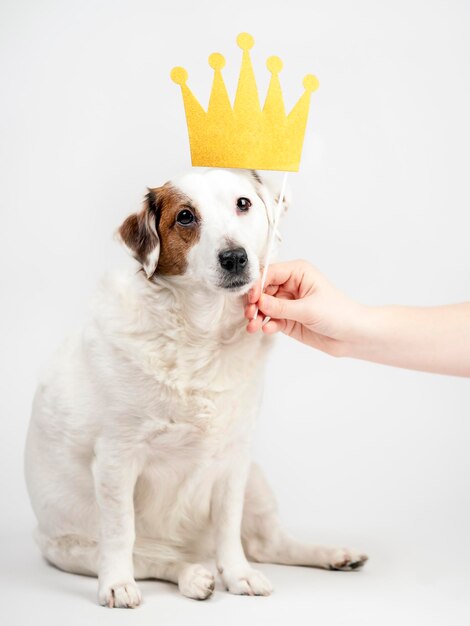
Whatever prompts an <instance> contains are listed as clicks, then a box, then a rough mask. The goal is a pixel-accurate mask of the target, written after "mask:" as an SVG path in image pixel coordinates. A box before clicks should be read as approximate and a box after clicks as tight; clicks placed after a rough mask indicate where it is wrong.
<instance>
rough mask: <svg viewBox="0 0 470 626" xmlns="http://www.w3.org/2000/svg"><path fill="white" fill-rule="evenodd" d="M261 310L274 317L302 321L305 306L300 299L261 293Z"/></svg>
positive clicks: (259, 305)
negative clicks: (288, 298) (287, 298)
mask: <svg viewBox="0 0 470 626" xmlns="http://www.w3.org/2000/svg"><path fill="white" fill-rule="evenodd" d="M258 308H259V310H260V311H261V312H262V313H264V315H266V316H268V317H272V318H273V319H286V320H293V321H295V322H301V321H302V318H303V308H304V307H303V306H302V303H301V301H299V300H286V299H284V298H275V297H273V296H268V295H267V294H265V293H263V294H261V297H260V299H259V302H258Z"/></svg>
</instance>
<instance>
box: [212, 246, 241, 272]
mask: <svg viewBox="0 0 470 626" xmlns="http://www.w3.org/2000/svg"><path fill="white" fill-rule="evenodd" d="M219 262H220V265H221V266H222V267H223V269H224V270H226V271H227V272H230V273H231V274H241V273H242V272H243V270H244V269H245V267H246V265H247V263H248V255H247V254H246V250H245V248H233V249H231V250H222V252H220V253H219Z"/></svg>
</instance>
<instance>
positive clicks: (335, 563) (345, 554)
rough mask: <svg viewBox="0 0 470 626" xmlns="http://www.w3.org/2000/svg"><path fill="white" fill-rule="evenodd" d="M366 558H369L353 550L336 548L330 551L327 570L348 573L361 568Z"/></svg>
mask: <svg viewBox="0 0 470 626" xmlns="http://www.w3.org/2000/svg"><path fill="white" fill-rule="evenodd" d="M368 558H369V557H368V556H367V555H366V554H360V553H359V552H356V551H355V550H347V549H346V548H338V549H336V550H332V551H331V554H330V555H329V562H328V564H327V568H328V569H332V570H341V571H342V572H349V571H351V570H354V569H359V568H360V567H362V566H363V565H364V563H365V562H366V561H367V559H368Z"/></svg>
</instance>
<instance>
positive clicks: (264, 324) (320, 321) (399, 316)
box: [245, 261, 470, 376]
mask: <svg viewBox="0 0 470 626" xmlns="http://www.w3.org/2000/svg"><path fill="white" fill-rule="evenodd" d="M257 309H259V313H258V315H257V317H256V319H254V318H255V312H256V310H257ZM245 317H246V318H247V319H248V320H249V321H248V325H247V331H248V332H249V333H256V332H259V331H261V332H263V333H266V334H274V333H277V332H283V333H284V334H286V335H288V336H290V337H293V338H294V339H297V340H298V341H301V342H302V343H304V344H306V345H309V346H312V347H313V348H316V349H318V350H321V351H323V352H326V353H327V354H330V355H332V356H342V357H351V358H356V359H362V360H366V361H373V362H375V363H382V364H385V365H393V366H396V367H403V368H407V369H414V370H421V371H425V372H434V373H439V374H449V375H454V376H470V302H463V303H459V304H448V305H443V306H434V307H408V306H399V305H386V306H368V305H363V304H359V303H358V302H355V301H354V300H352V299H351V298H349V297H348V296H346V295H345V294H343V293H342V292H341V291H339V290H338V289H336V287H334V286H333V285H331V283H330V282H329V281H328V280H327V279H326V278H325V277H324V276H323V275H322V274H321V273H320V272H319V271H318V270H317V269H316V268H315V267H313V266H312V265H311V264H310V263H308V262H307V261H289V262H287V263H275V264H273V265H271V266H270V267H269V269H268V273H267V279H266V288H265V290H264V292H263V293H262V292H261V285H260V283H257V284H256V285H255V286H254V287H253V288H252V289H251V291H250V292H249V294H248V295H247V297H246V300H245ZM268 318H269V319H268Z"/></svg>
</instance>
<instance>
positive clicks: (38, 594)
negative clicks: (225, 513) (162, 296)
mask: <svg viewBox="0 0 470 626" xmlns="http://www.w3.org/2000/svg"><path fill="white" fill-rule="evenodd" d="M469 28H470V5H469V3H468V2H464V1H463V0H462V1H458V0H447V1H436V0H434V1H426V2H425V1H418V0H407V1H403V0H395V1H394V2H384V1H381V2H378V1H374V2H372V1H371V2H366V1H359V2H340V1H335V0H333V1H331V0H330V1H326V0H325V1H318V0H313V1H311V2H306V1H302V2H301V1H299V0H290V1H289V2H285V1H284V2H280V1H278V0H270V2H253V1H250V2H246V1H245V0H237V1H236V2H235V1H233V2H224V1H218V2H216V1H214V0H211V1H204V0H198V1H197V2H183V1H181V0H175V1H174V2H158V1H156V0H154V1H150V0H148V1H145V0H132V1H131V0H126V1H120V0H113V1H111V0H106V1H101V2H100V1H91V0H80V1H77V2H71V1H62V2H59V1H51V0H42V1H40V2H38V1H33V0H30V1H29V2H26V1H24V0H2V1H1V4H0V85H1V87H0V88H1V99H0V133H1V138H0V142H1V144H0V166H1V170H0V176H1V180H0V210H1V227H0V237H1V242H0V255H1V257H0V279H1V291H0V293H1V303H2V304H1V309H0V316H1V317H0V319H1V325H0V327H1V381H2V390H1V395H0V409H1V431H0V432H1V435H0V462H1V472H0V493H1V502H2V505H1V511H2V512H1V516H0V524H1V555H0V556H1V560H0V564H1V571H0V575H1V577H2V580H1V581H0V593H1V596H2V599H1V602H0V619H1V620H2V622H3V623H5V624H20V623H21V624H24V625H26V624H32V623H34V624H38V623H42V622H44V623H46V622H47V624H63V623H68V624H84V623H87V624H98V623H99V624H104V623H108V621H109V623H111V621H113V623H119V624H124V623H136V620H138V621H139V624H143V623H148V624H150V623H152V624H178V623H191V624H202V623H204V624H216V623H217V624H220V623H223V624H239V623H242V622H244V623H248V624H251V623H253V624H254V623H261V624H268V623H269V624H285V623H287V622H288V623H292V624H318V625H320V624H321V625H322V626H323V625H325V626H329V625H337V624H370V625H372V624H373V625H374V626H375V625H376V624H380V625H383V624H397V623H400V624H404V625H408V624H409V625H416V624H424V623H426V624H447V623H452V624H454V625H460V624H468V623H469V619H470V574H469V568H468V563H469V561H470V539H469V528H470V495H469V486H470V471H469V470H470V460H469V454H468V447H469V441H470V388H469V381H468V380H465V379H458V378H451V377H444V376H441V377H440V376H434V375H430V374H421V373H416V372H407V371H401V370H397V369H392V368H388V367H383V366H378V365H373V364H368V363H362V362H354V361H351V360H335V359H333V358H331V357H328V356H326V355H323V354H320V353H315V352H314V351H313V350H311V349H308V348H305V347H303V346H301V345H298V344H295V343H294V342H293V341H289V340H287V339H285V338H280V340H279V341H278V343H277V346H276V348H275V349H274V351H273V353H272V355H271V359H270V365H269V368H268V378H267V382H266V390H265V401H264V407H263V411H262V415H261V417H260V422H259V427H258V431H257V439H256V457H257V459H258V460H259V461H260V462H261V463H262V465H263V467H264V468H265V470H266V472H267V474H268V476H269V479H270V481H271V483H272V484H273V486H274V489H275V491H276V493H277V494H278V497H279V503H280V508H281V512H282V515H283V517H284V519H285V521H286V523H287V525H288V526H289V527H290V528H291V529H293V530H296V531H297V533H298V534H300V535H302V536H303V537H305V538H306V539H310V540H313V541H319V542H321V541H324V542H329V543H333V544H335V543H338V544H340V545H343V544H346V545H348V544H352V545H353V546H357V547H358V548H360V549H363V550H365V551H367V552H368V553H369V555H370V557H371V558H370V562H369V563H368V564H367V566H366V568H365V569H364V571H362V572H360V573H357V572H356V573H352V574H343V573H332V572H322V571H319V570H308V569H302V568H281V567H275V566H265V567H263V570H264V571H265V572H267V573H268V574H269V576H270V577H271V579H272V580H273V582H274V584H275V586H276V593H275V594H274V595H273V596H271V597H270V598H243V597H240V598H238V597H229V596H228V594H225V593H223V592H222V591H219V592H218V593H217V594H216V596H215V597H214V598H213V599H212V600H211V601H210V602H208V603H196V602H192V601H189V600H187V599H185V598H182V597H181V596H179V595H178V593H177V591H176V589H175V588H174V587H173V586H171V585H169V584H165V583H156V582H146V583H144V584H143V585H142V587H143V591H144V595H145V601H144V604H143V605H142V606H141V607H140V608H139V609H138V610H137V611H134V612H132V611H114V612H113V611H108V612H106V610H105V609H103V608H101V607H98V606H97V605H96V604H95V592H96V581H95V580H93V579H88V578H82V577H77V576H72V575H69V574H64V573H61V572H58V571H57V570H54V569H53V568H51V567H48V566H47V565H46V564H45V563H44V562H43V561H42V560H41V558H40V556H39V554H38V551H37V549H36V548H35V546H34V545H33V543H32V541H31V538H30V535H31V530H32V528H33V527H34V518H33V515H32V512H31V510H30V507H29V502H28V499H27V494H26V490H25V487H24V482H23V474H22V454H23V442H24V438H25V432H26V428H27V423H28V419H29V411H30V404H31V399H32V395H33V392H34V387H35V380H36V375H37V372H38V369H39V367H40V365H41V363H43V362H44V361H45V360H46V359H47V356H48V354H49V353H50V352H51V350H52V348H53V347H54V346H56V345H57V343H58V342H59V341H60V340H61V338H62V337H63V336H64V335H65V334H66V332H67V331H68V330H69V329H71V328H73V327H75V326H76V325H77V324H79V323H80V322H81V320H82V319H83V316H84V311H85V309H86V305H87V301H88V298H89V295H90V294H91V292H92V290H93V288H94V285H95V283H96V281H97V279H98V277H99V276H100V275H101V274H102V273H103V271H105V270H106V269H110V268H113V267H116V266H120V265H125V264H126V263H127V258H126V256H125V253H124V251H123V250H121V249H120V248H119V246H118V244H117V243H116V242H115V241H113V238H112V233H113V232H114V230H115V228H116V227H117V226H118V225H119V224H120V222H121V221H122V219H123V218H124V217H125V216H126V215H127V214H129V213H130V212H132V211H134V210H136V209H137V208H138V207H139V204H140V202H141V198H142V196H143V194H144V192H145V188H146V186H157V185H159V184H161V183H163V182H164V181H165V180H167V179H168V178H169V177H171V176H174V175H175V174H177V173H179V172H180V171H182V170H185V169H186V168H187V167H189V164H190V163H189V149H188V144H187V136H186V126H185V120H184V114H183V107H182V102H181V98H180V93H179V88H178V87H177V86H176V85H174V84H173V83H172V82H171V81H170V79H169V72H170V70H171V68H172V67H173V65H183V66H184V67H186V68H187V69H188V71H189V84H190V85H191V86H192V87H193V88H194V91H195V92H196V94H197V95H198V97H199V98H200V99H201V101H202V103H203V104H204V105H205V104H206V103H207V100H208V95H209V88H210V82H211V70H210V68H209V67H208V65H207V61H206V60H207V56H208V55H209V53H211V52H213V51H220V52H222V53H224V54H225V55H226V57H227V67H226V69H225V70H224V75H225V77H226V81H227V83H228V86H229V91H230V93H231V94H233V92H234V89H235V85H236V79H237V74H238V70H239V61H240V50H239V49H238V48H237V47H236V44H235V37H236V35H237V34H238V33H239V32H241V31H248V32H250V33H252V34H253V35H254V36H255V39H256V46H255V48H254V49H253V51H252V53H253V62H254V65H255V69H256V71H257V75H258V77H259V86H260V91H261V94H262V96H264V92H265V89H266V87H267V81H268V73H267V71H266V69H265V66H264V62H265V59H266V58H267V57H268V56H269V55H271V54H278V55H279V56H281V58H282V59H283V60H284V71H283V73H282V74H281V80H282V83H283V86H284V92H285V99H286V104H287V107H288V108H290V107H291V106H292V105H293V104H294V102H295V101H296V99H297V98H298V97H299V96H300V94H301V92H302V88H301V80H302V78H303V76H304V75H305V74H306V73H310V72H312V73H314V74H316V75H317V76H318V77H319V79H320V89H319V91H318V92H316V93H315V94H314V95H313V98H312V109H311V117H310V122H309V127H308V130H307V135H306V140H305V149H304V154H303V159H302V166H301V171H300V173H299V174H295V175H292V176H291V179H290V180H291V185H292V188H293V192H294V195H295V201H294V204H293V206H292V209H291V211H290V212H289V214H288V217H287V218H286V220H285V222H284V224H283V227H282V229H283V233H284V244H283V248H282V257H283V258H286V259H287V258H292V257H305V258H307V259H309V260H311V261H312V262H314V263H315V264H316V265H317V266H318V267H319V268H320V269H321V270H322V271H324V272H325V273H326V275H327V276H328V277H329V278H330V279H331V280H332V281H333V282H334V283H336V284H337V285H338V286H339V287H340V288H342V289H344V290H345V291H346V292H347V293H349V294H350V295H351V296H353V297H355V298H357V299H359V300H361V301H363V302H366V303H370V304H384V303H400V304H413V305H431V304H439V303H450V302H457V301H463V300H468V299H469V298H470V295H469V294H470V246H469V239H470V211H469V206H470V202H469V201H470V191H469V186H468V165H469V145H470V121H469V120H470V116H469V111H470V81H469V63H470V38H469V36H468V32H469Z"/></svg>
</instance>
